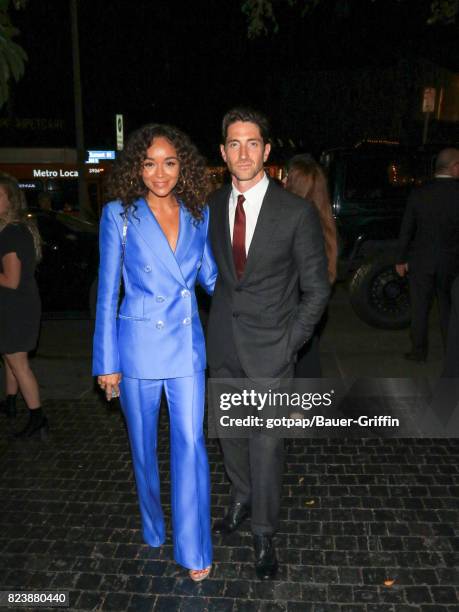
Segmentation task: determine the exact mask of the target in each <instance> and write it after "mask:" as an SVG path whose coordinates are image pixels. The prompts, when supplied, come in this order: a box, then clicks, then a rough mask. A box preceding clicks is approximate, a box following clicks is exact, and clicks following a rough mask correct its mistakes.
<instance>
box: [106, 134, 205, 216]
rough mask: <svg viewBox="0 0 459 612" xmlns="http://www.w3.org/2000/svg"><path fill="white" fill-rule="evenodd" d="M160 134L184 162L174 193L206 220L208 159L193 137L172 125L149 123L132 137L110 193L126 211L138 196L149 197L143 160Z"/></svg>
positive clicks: (112, 177) (110, 181)
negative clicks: (202, 153)
mask: <svg viewBox="0 0 459 612" xmlns="http://www.w3.org/2000/svg"><path fill="white" fill-rule="evenodd" d="M159 137H162V138H166V139H167V140H168V141H169V142H170V143H171V144H172V145H173V146H174V147H175V150H176V151H177V157H178V159H179V162H180V175H179V179H178V182H177V185H176V186H175V189H174V193H175V194H176V195H177V196H178V197H179V198H180V200H182V201H183V204H184V205H185V207H186V208H187V209H188V210H189V211H190V213H191V215H192V216H193V217H194V218H195V219H196V220H202V218H203V214H202V211H203V209H204V206H205V200H206V197H207V195H208V193H209V184H208V179H207V174H206V164H205V160H204V158H203V157H202V156H201V154H200V153H199V151H198V149H197V148H196V147H195V145H194V144H193V143H192V142H191V140H190V139H189V137H188V136H187V135H186V134H184V133H183V132H182V131H181V130H179V129H177V128H176V127H173V126H170V125H162V124H159V123H149V124H147V125H144V126H143V127H141V128H139V129H138V130H136V131H135V132H133V133H132V134H131V135H130V136H129V138H128V140H127V143H126V147H125V149H124V150H123V152H122V153H121V154H120V156H119V158H118V159H117V161H116V163H115V166H114V168H113V171H112V173H111V175H110V177H109V179H108V193H109V196H110V197H111V198H114V199H119V200H121V203H122V204H123V206H124V207H125V209H126V210H127V209H129V208H130V207H133V206H134V202H135V201H136V200H137V199H138V198H141V197H145V195H146V194H147V191H148V190H147V188H146V187H145V185H144V182H143V180H142V176H141V171H142V163H143V162H144V161H145V157H146V152H147V149H148V148H149V147H150V146H151V144H152V142H153V140H154V139H155V138H159Z"/></svg>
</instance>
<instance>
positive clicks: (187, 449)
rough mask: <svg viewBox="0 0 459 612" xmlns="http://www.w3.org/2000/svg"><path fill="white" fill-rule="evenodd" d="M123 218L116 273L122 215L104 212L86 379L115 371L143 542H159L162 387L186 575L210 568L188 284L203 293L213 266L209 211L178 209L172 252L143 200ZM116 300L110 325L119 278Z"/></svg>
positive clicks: (116, 205)
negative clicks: (158, 451) (195, 212)
mask: <svg viewBox="0 0 459 612" xmlns="http://www.w3.org/2000/svg"><path fill="white" fill-rule="evenodd" d="M134 208H135V210H134V211H131V212H130V213H129V220H128V228H127V240H126V249H125V255H124V262H123V270H122V271H121V251H122V232H123V216H122V215H123V212H124V208H123V207H122V205H121V203H120V202H118V201H115V202H110V203H109V204H107V205H106V206H105V207H104V210H103V212H102V218H101V223H100V239H99V244H100V267H99V287H98V296H97V312H96V329H95V333H94V352H93V374H94V375H99V374H112V373H117V372H120V373H121V374H122V376H123V378H122V383H121V402H122V406H123V412H124V414H125V417H126V421H127V425H128V431H129V438H130V442H131V451H132V457H133V466H134V471H135V476H136V482H137V489H138V494H139V502H140V512H141V516H142V525H143V535H144V538H145V541H146V542H147V543H148V544H150V545H151V546H160V545H161V544H162V543H163V542H164V538H165V533H164V518H163V512H162V509H161V505H160V498H159V488H160V483H159V474H158V464H157V457H156V444H157V441H156V436H157V419H158V411H159V404H160V399H161V390H162V389H163V388H164V390H165V393H166V396H167V399H168V404H169V413H170V420H171V427H170V429H171V480H172V504H171V505H172V516H173V539H174V555H175V559H176V560H177V562H178V563H180V564H182V565H184V566H185V567H187V568H190V569H204V568H205V567H207V566H208V565H209V564H210V563H211V556H212V545H211V536H210V504H209V496H210V493H209V467H208V463H207V455H206V449H205V444H204V438H203V432H202V425H203V423H202V422H203V413H204V386H205V385H204V370H205V367H206V353H205V343H204V334H203V330H202V327H201V322H200V319H199V313H198V306H197V302H196V296H195V292H194V286H195V283H196V282H198V283H199V284H200V285H202V286H203V288H204V289H205V290H206V291H207V292H208V293H212V292H213V288H214V285H215V280H216V277H217V268H216V264H215V261H214V258H213V255H212V250H211V247H210V241H209V237H208V228H209V213H208V209H205V210H204V218H203V220H202V221H201V222H196V220H195V219H194V218H193V217H192V216H191V215H190V213H189V212H188V210H187V209H186V207H185V206H184V205H183V204H182V203H180V221H179V223H180V225H179V236H178V240H177V247H176V250H175V253H174V252H173V251H172V250H171V248H170V246H169V243H168V242H167V239H166V236H165V235H164V233H163V232H162V230H161V227H160V226H159V224H158V222H157V221H156V219H155V217H154V215H153V213H152V212H151V211H150V209H149V208H148V205H147V203H146V201H145V200H144V199H142V198H141V199H139V200H137V201H136V202H135V207H134ZM121 272H122V274H123V280H124V288H125V297H124V299H123V302H122V304H121V307H120V311H119V315H118V317H117V303H118V295H119V285H120V274H121Z"/></svg>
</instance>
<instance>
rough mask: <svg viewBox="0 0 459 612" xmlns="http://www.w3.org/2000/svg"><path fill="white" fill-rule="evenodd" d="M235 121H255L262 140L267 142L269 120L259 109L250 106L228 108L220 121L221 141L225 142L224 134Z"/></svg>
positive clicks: (225, 134)
mask: <svg viewBox="0 0 459 612" xmlns="http://www.w3.org/2000/svg"><path fill="white" fill-rule="evenodd" d="M236 121H250V123H255V125H257V126H258V128H259V130H260V134H261V137H262V138H263V142H264V143H267V142H268V140H269V121H268V118H267V117H266V116H265V115H263V113H260V112H259V111H256V110H253V109H252V108H245V107H243V106H238V107H236V108H232V109H231V110H229V111H228V112H227V113H226V115H225V116H224V117H223V121H222V138H223V141H222V143H223V144H225V142H226V136H227V135H228V128H229V126H230V125H232V124H233V123H236Z"/></svg>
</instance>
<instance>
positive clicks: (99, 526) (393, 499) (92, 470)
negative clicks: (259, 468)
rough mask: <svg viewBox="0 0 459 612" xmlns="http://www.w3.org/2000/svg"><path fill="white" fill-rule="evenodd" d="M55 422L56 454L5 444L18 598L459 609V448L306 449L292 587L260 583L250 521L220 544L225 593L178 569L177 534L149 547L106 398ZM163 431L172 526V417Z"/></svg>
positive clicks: (296, 493) (11, 574)
mask: <svg viewBox="0 0 459 612" xmlns="http://www.w3.org/2000/svg"><path fill="white" fill-rule="evenodd" d="M46 411H47V414H48V416H49V419H50V423H51V428H52V431H51V434H50V438H49V440H48V441H47V442H41V441H39V440H31V441H28V442H22V441H21V442H18V441H13V440H11V439H10V438H8V432H6V435H5V434H4V435H3V436H2V441H1V443H0V445H1V448H0V451H1V458H0V469H1V477H0V499H1V500H2V502H1V513H0V520H1V529H0V538H1V540H0V551H1V556H0V559H1V566H0V584H1V585H2V587H1V588H2V589H22V590H26V589H27V590H32V591H38V590H46V589H48V590H66V591H69V592H70V609H71V610H122V611H125V610H132V611H135V612H142V611H147V610H156V611H160V610H165V611H167V612H174V611H175V610H180V611H185V610H188V611H192V612H198V611H201V610H209V611H211V612H214V611H215V612H217V611H232V612H236V611H237V612H243V611H244V612H249V611H255V610H257V611H258V610H262V611H265V612H267V611H270V612H271V611H286V612H300V611H301V612H309V611H311V612H359V611H362V612H363V611H366V612H408V611H410V612H411V611H412V612H415V611H416V612H419V611H420V612H436V611H438V612H453V611H454V612H457V611H458V610H459V606H458V603H457V602H458V585H459V570H458V567H457V552H458V538H457V529H458V494H459V486H458V485H459V483H458V476H459V466H458V464H459V461H458V460H459V442H458V440H444V439H443V440H360V441H355V440H354V441H346V440H339V441H333V440H328V441H324V440H298V439H296V440H294V441H292V442H291V443H290V445H289V447H288V452H287V465H286V475H285V480H284V497H283V507H282V517H281V518H282V521H281V527H280V531H279V534H278V536H277V547H278V555H279V559H280V562H281V568H280V574H279V580H277V581H275V582H260V581H258V580H256V578H255V573H254V569H253V565H252V547H251V535H250V531H249V527H250V525H249V523H248V522H247V523H245V524H244V527H243V529H242V531H241V532H239V533H237V534H233V535H232V536H231V538H229V539H227V540H225V541H223V540H222V539H220V537H215V540H214V544H215V549H214V552H215V563H214V566H213V571H212V575H211V578H210V579H208V580H206V581H204V582H202V583H200V584H194V583H192V582H191V581H190V579H189V578H188V577H187V574H186V570H185V569H183V568H181V567H179V566H177V565H176V564H175V563H174V561H173V559H172V554H171V541H170V526H169V529H168V532H169V539H168V541H167V544H166V545H165V546H163V547H161V548H160V549H154V548H150V547H148V546H146V545H145V544H143V543H142V539H141V534H140V530H139V527H140V524H139V513H138V509H137V501H136V494H135V488H134V480H133V475H132V471H131V462H130V454H129V448H128V442H127V437H126V432H125V429H124V424H123V420H122V417H121V415H120V413H119V411H118V410H114V409H113V408H112V409H110V410H108V409H107V407H106V405H105V404H103V403H100V402H98V401H96V400H93V399H92V400H87V401H84V400H78V401H57V400H52V401H49V402H47V404H46ZM21 414H22V415H23V414H24V410H22V411H21ZM5 423H6V420H5V419H3V422H2V427H3V428H5V426H6V425H5ZM161 423H162V425H161V432H160V433H161V435H160V445H159V458H160V469H161V473H162V477H163V480H162V483H163V487H162V493H163V499H164V506H165V510H166V515H169V512H170V506H169V473H168V469H169V466H168V455H169V453H168V435H167V428H168V424H167V413H166V412H165V411H164V410H163V411H162V417H161ZM20 424H21V419H19V418H18V424H17V426H18V427H19V426H20ZM4 431H5V430H4ZM209 455H210V463H211V471H212V498H213V499H212V501H213V511H214V516H215V517H218V516H221V515H222V514H223V511H224V507H225V506H226V504H227V502H228V499H229V497H228V484H227V481H226V478H225V476H224V473H223V466H222V461H221V455H220V451H219V447H218V445H217V442H216V441H215V440H210V441H209ZM22 609H24V608H22ZM29 609H30V610H32V608H29Z"/></svg>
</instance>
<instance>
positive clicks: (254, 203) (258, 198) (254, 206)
mask: <svg viewBox="0 0 459 612" xmlns="http://www.w3.org/2000/svg"><path fill="white" fill-rule="evenodd" d="M268 185H269V179H268V177H267V176H266V174H264V175H263V178H262V179H261V180H260V181H258V183H257V184H256V185H254V186H253V187H251V188H250V189H248V190H247V191H246V192H244V193H242V194H241V192H240V191H238V190H237V189H236V187H235V186H234V184H233V186H232V189H231V195H230V199H229V207H228V209H229V225H230V235H231V243H232V242H233V231H234V217H235V214H236V206H237V197H238V195H243V196H244V198H245V201H244V203H243V204H242V206H243V207H244V212H245V252H246V254H247V255H248V253H249V249H250V244H251V242H252V238H253V234H254V233H255V227H256V225H257V221H258V215H259V214H260V210H261V205H262V204H263V198H264V197H265V194H266V191H267V189H268Z"/></svg>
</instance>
